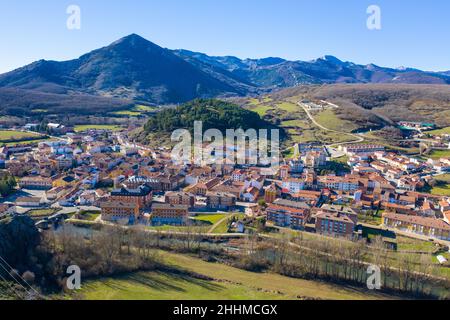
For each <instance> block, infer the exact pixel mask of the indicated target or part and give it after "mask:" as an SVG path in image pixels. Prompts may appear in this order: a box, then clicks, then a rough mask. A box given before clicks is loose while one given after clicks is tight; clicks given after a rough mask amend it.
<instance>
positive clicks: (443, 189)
mask: <svg viewBox="0 0 450 320" xmlns="http://www.w3.org/2000/svg"><path fill="white" fill-rule="evenodd" d="M436 182H437V183H436V185H435V186H434V187H432V188H431V190H430V193H431V194H434V195H438V196H450V174H444V175H441V176H437V177H436Z"/></svg>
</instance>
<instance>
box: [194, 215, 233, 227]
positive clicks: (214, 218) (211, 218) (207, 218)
mask: <svg viewBox="0 0 450 320" xmlns="http://www.w3.org/2000/svg"><path fill="white" fill-rule="evenodd" d="M226 216H227V215H226V214H204V215H198V216H196V217H195V218H194V220H197V221H203V222H206V223H209V224H210V225H214V224H216V223H217V222H219V221H220V220H222V219H223V218H225V217H226Z"/></svg>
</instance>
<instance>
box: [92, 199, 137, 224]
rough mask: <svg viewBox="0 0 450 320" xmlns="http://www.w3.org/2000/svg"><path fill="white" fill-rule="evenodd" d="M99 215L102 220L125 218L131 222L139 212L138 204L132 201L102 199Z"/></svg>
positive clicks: (115, 220) (113, 220)
mask: <svg viewBox="0 0 450 320" xmlns="http://www.w3.org/2000/svg"><path fill="white" fill-rule="evenodd" d="M100 207H101V212H102V213H101V216H102V220H104V221H111V222H117V221H121V220H126V221H129V222H133V221H135V220H137V219H138V217H139V214H140V209H139V206H138V205H137V204H136V203H134V202H122V201H113V200H108V201H102V202H101V204H100Z"/></svg>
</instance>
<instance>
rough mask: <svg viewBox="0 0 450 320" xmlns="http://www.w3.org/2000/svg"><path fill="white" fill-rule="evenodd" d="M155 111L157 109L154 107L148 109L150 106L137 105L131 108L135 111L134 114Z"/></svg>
mask: <svg viewBox="0 0 450 320" xmlns="http://www.w3.org/2000/svg"><path fill="white" fill-rule="evenodd" d="M156 109H157V108H156V107H150V106H144V105H141V104H138V105H136V106H135V107H134V108H133V111H136V112H151V111H154V110H156Z"/></svg>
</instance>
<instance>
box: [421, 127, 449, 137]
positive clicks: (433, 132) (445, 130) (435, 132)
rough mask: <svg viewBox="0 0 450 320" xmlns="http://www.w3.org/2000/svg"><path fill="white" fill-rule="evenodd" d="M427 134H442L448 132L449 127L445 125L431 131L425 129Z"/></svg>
mask: <svg viewBox="0 0 450 320" xmlns="http://www.w3.org/2000/svg"><path fill="white" fill-rule="evenodd" d="M426 133H427V134H432V135H441V134H442V135H444V134H450V127H446V128H442V129H438V130H433V131H427V132H426Z"/></svg>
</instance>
